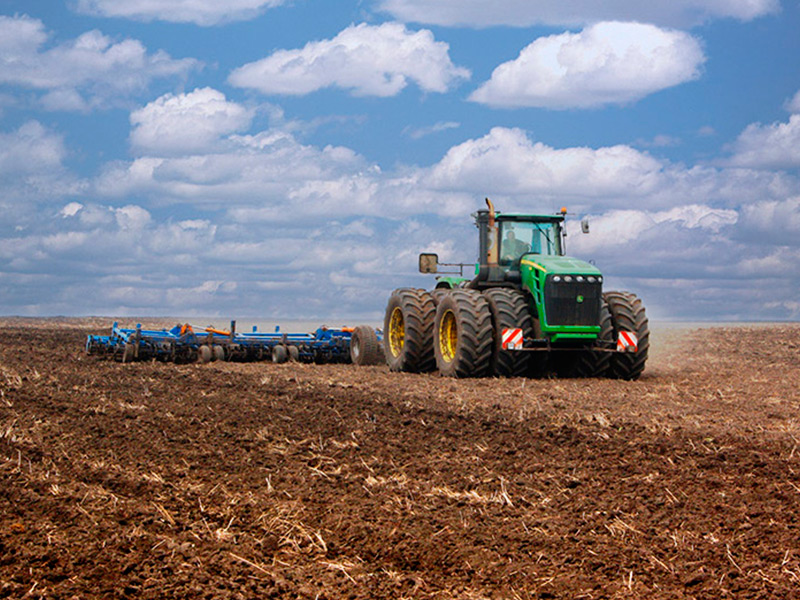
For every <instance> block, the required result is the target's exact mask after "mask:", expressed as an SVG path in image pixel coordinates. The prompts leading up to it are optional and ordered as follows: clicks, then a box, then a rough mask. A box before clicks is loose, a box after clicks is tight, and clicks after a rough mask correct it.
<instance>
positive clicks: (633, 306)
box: [603, 292, 650, 380]
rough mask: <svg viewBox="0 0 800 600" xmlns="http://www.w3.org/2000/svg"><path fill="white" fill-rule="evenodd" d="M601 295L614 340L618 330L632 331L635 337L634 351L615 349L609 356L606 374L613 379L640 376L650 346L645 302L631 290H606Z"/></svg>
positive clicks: (637, 377)
mask: <svg viewBox="0 0 800 600" xmlns="http://www.w3.org/2000/svg"><path fill="white" fill-rule="evenodd" d="M603 297H604V298H605V300H606V302H607V303H608V309H609V311H610V312H611V322H612V324H613V327H614V336H613V339H615V340H616V339H617V336H618V335H619V332H620V331H630V332H631V333H635V334H636V337H637V339H638V344H637V346H638V348H637V350H636V352H615V353H614V354H612V355H611V362H610V364H609V368H608V376H609V377H612V378H614V379H628V380H633V379H639V376H640V375H641V374H642V371H644V364H645V362H646V361H647V352H648V350H649V349H650V327H649V323H648V321H647V316H646V315H645V312H644V305H643V304H642V301H641V300H640V299H639V298H637V297H636V296H635V295H634V294H631V293H630V292H606V293H605V294H603Z"/></svg>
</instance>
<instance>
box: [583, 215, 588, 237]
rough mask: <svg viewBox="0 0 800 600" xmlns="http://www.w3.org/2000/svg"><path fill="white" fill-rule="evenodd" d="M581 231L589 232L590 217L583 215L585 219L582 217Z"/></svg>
mask: <svg viewBox="0 0 800 600" xmlns="http://www.w3.org/2000/svg"><path fill="white" fill-rule="evenodd" d="M581 231H582V232H583V233H589V217H583V219H581Z"/></svg>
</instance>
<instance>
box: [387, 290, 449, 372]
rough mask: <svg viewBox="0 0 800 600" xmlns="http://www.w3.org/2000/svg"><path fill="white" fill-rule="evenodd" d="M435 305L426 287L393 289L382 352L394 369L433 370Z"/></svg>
mask: <svg viewBox="0 0 800 600" xmlns="http://www.w3.org/2000/svg"><path fill="white" fill-rule="evenodd" d="M435 312H436V305H435V304H434V303H433V298H432V297H431V295H430V293H428V292H426V291H425V290H417V289H411V288H401V289H399V290H395V291H394V292H392V295H391V296H390V297H389V303H388V304H387V306H386V316H385V318H384V320H383V331H384V334H383V352H384V355H385V356H386V362H387V364H388V365H389V369H391V370H392V371H407V372H411V373H426V372H428V371H433V369H434V368H435V367H436V361H435V359H434V356H433V317H434V314H435Z"/></svg>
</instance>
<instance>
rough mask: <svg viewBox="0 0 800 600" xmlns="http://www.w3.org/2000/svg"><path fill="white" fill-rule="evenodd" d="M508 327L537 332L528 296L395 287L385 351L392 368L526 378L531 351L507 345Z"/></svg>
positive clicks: (512, 292) (526, 333)
mask: <svg viewBox="0 0 800 600" xmlns="http://www.w3.org/2000/svg"><path fill="white" fill-rule="evenodd" d="M505 328H521V329H522V330H523V331H522V333H523V335H524V336H526V337H529V336H531V335H532V334H533V320H532V318H531V316H530V309H529V307H528V303H527V300H526V298H525V296H524V294H523V293H522V292H521V291H519V290H513V289H507V288H498V289H493V290H488V291H486V292H484V293H481V292H480V291H478V290H471V289H454V290H435V291H434V292H432V293H431V292H427V291H425V290H420V289H409V288H402V289H399V290H395V291H394V292H393V293H392V295H391V297H390V298H389V304H388V306H387V309H386V317H385V319H384V354H385V356H386V361H387V363H388V364H389V368H390V369H391V370H392V371H411V372H416V373H424V372H429V371H433V370H435V369H438V370H439V372H440V373H441V374H442V375H445V376H450V377H482V376H487V375H495V376H506V377H510V376H521V375H525V374H526V372H527V366H528V360H527V353H525V352H512V351H508V350H504V349H503V348H502V339H501V334H502V331H503V329H505Z"/></svg>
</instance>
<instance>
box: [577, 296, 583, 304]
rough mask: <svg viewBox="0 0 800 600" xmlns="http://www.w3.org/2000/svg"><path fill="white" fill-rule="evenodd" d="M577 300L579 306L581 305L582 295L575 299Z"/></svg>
mask: <svg viewBox="0 0 800 600" xmlns="http://www.w3.org/2000/svg"><path fill="white" fill-rule="evenodd" d="M575 300H577V301H578V304H581V303H582V302H583V296H581V295H580V294H578V297H577V298H575Z"/></svg>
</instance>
